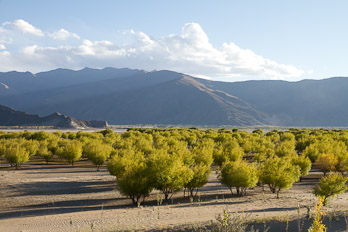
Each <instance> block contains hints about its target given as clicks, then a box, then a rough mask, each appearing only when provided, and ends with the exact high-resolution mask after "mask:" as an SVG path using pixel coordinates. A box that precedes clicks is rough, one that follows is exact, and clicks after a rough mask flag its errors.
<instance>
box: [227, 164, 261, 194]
mask: <svg viewBox="0 0 348 232" xmlns="http://www.w3.org/2000/svg"><path fill="white" fill-rule="evenodd" d="M220 181H221V184H224V185H226V186H227V187H228V188H229V189H230V190H231V193H232V194H233V192H232V188H233V187H235V188H236V191H237V195H241V196H243V195H246V190H247V188H251V187H254V186H256V183H257V181H258V172H257V169H256V167H255V166H254V165H253V164H248V163H247V162H246V161H235V162H226V163H225V164H224V165H223V166H222V169H221V174H220Z"/></svg>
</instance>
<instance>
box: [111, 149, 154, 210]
mask: <svg viewBox="0 0 348 232" xmlns="http://www.w3.org/2000/svg"><path fill="white" fill-rule="evenodd" d="M122 154H123V155H122V156H121V155H115V156H114V157H113V158H112V159H111V161H110V162H109V163H108V170H109V172H110V174H111V175H115V176H116V178H117V188H118V190H119V191H120V192H121V193H122V194H123V195H126V196H128V197H129V198H131V199H132V201H133V203H134V204H138V202H140V198H141V197H143V201H144V200H145V197H146V196H148V195H149V194H150V192H151V190H152V189H153V187H152V183H151V179H150V174H151V172H150V170H149V168H148V166H147V163H146V161H145V157H144V154H143V153H142V152H139V151H134V150H124V151H123V152H122Z"/></svg>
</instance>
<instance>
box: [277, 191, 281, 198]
mask: <svg viewBox="0 0 348 232" xmlns="http://www.w3.org/2000/svg"><path fill="white" fill-rule="evenodd" d="M279 192H280V188H279V189H278V191H277V199H279Z"/></svg>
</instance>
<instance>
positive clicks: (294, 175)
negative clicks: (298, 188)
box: [260, 156, 301, 198]
mask: <svg viewBox="0 0 348 232" xmlns="http://www.w3.org/2000/svg"><path fill="white" fill-rule="evenodd" d="M300 176H301V171H300V168H299V167H298V166H297V165H292V164H291V160H290V159H284V158H283V159H281V158H279V157H277V156H275V157H274V158H269V159H267V160H266V161H265V162H264V163H263V164H262V165H261V167H260V181H262V182H263V183H264V184H267V185H268V186H269V188H270V190H271V192H272V193H277V198H279V192H280V191H281V190H282V189H288V188H290V187H291V186H292V185H293V183H294V182H295V181H297V180H298V179H299V178H300Z"/></svg>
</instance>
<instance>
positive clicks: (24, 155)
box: [5, 143, 30, 169]
mask: <svg viewBox="0 0 348 232" xmlns="http://www.w3.org/2000/svg"><path fill="white" fill-rule="evenodd" d="M29 157H30V156H29V152H28V151H27V150H26V149H25V148H24V147H22V146H21V145H20V144H16V143H12V144H10V145H9V146H8V147H7V148H6V153H5V159H6V160H7V162H9V163H10V164H11V166H15V167H16V169H18V167H19V165H20V164H22V163H25V162H27V161H28V160H29Z"/></svg>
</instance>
